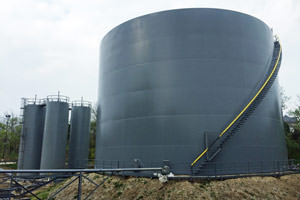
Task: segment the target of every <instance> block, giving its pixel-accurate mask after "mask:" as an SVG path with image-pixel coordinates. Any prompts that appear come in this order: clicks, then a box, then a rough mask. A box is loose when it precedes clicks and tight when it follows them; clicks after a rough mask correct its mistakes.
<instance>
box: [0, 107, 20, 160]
mask: <svg viewBox="0 0 300 200" xmlns="http://www.w3.org/2000/svg"><path fill="white" fill-rule="evenodd" d="M4 116H6V117H3V119H2V120H1V122H0V141H1V145H0V152H1V153H2V159H4V160H16V159H17V158H18V149H19V142H20V135H21V128H22V126H21V125H20V124H19V121H20V119H19V118H18V117H16V115H14V114H13V113H10V114H7V113H5V115H4Z"/></svg>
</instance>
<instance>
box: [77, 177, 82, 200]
mask: <svg viewBox="0 0 300 200" xmlns="http://www.w3.org/2000/svg"><path fill="white" fill-rule="evenodd" d="M81 184H82V172H80V173H79V177H78V194H77V199H78V200H81Z"/></svg>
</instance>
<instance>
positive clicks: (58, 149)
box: [41, 95, 69, 169]
mask: <svg viewBox="0 0 300 200" xmlns="http://www.w3.org/2000/svg"><path fill="white" fill-rule="evenodd" d="M68 102H69V98H68V97H65V96H61V95H59V96H55V95H53V96H48V97H47V102H46V117H45V128H44V137H43V147H42V157H41V169H63V168H65V160H66V144H67V134H68V120H69V103H68Z"/></svg>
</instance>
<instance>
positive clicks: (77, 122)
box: [69, 101, 91, 169]
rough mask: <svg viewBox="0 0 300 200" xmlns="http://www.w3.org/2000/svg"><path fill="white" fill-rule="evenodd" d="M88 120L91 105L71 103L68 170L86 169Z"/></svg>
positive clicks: (88, 103)
mask: <svg viewBox="0 0 300 200" xmlns="http://www.w3.org/2000/svg"><path fill="white" fill-rule="evenodd" d="M90 120H91V103H90V102H87V101H74V102H72V111H71V131H70V142H69V168H71V169H76V168H79V169H80V168H87V167H88V166H87V164H88V155H89V138H90V137H89V135H90Z"/></svg>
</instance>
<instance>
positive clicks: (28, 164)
mask: <svg viewBox="0 0 300 200" xmlns="http://www.w3.org/2000/svg"><path fill="white" fill-rule="evenodd" d="M22 109H23V122H22V132H21V137H20V146H19V156H18V169H40V162H41V151H42V142H43V130H44V120H45V102H44V101H43V100H39V99H28V98H23V99H22Z"/></svg>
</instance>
